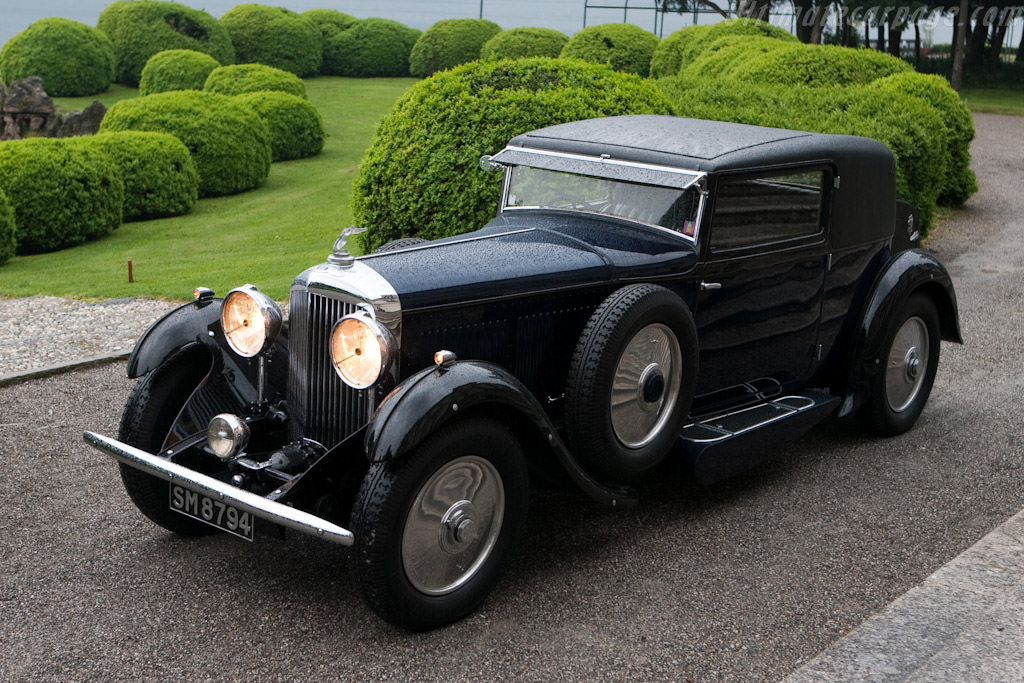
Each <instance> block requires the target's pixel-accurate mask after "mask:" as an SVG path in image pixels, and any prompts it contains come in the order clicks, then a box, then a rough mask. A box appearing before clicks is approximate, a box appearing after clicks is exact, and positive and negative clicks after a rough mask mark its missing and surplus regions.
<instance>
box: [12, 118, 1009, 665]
mask: <svg viewBox="0 0 1024 683" xmlns="http://www.w3.org/2000/svg"><path fill="white" fill-rule="evenodd" d="M1022 126H1024V119H1009V118H1003V117H978V128H979V139H978V141H977V147H976V155H977V157H978V159H979V170H980V172H981V176H982V183H983V185H982V187H983V191H982V193H981V194H980V195H979V196H978V198H976V199H975V200H973V201H972V202H971V203H970V204H969V206H968V209H967V210H966V211H965V213H964V214H963V215H962V216H960V217H958V219H957V220H956V221H955V223H950V224H948V225H947V227H946V229H945V230H943V231H942V232H941V234H938V235H937V236H936V237H935V239H934V240H933V241H932V242H931V243H930V248H932V249H934V250H936V252H937V253H938V254H939V255H940V257H941V258H943V260H944V261H945V262H946V263H947V264H948V265H950V267H951V269H952V271H953V275H954V278H955V280H956V284H957V288H958V293H959V295H960V303H961V307H962V316H963V322H964V328H965V334H966V337H967V342H968V343H967V345H966V346H964V347H959V346H955V345H944V346H943V348H942V360H941V363H940V368H939V377H938V380H937V382H936V386H935V389H934V393H933V397H932V400H931V402H930V403H929V405H928V408H927V410H926V411H925V413H924V415H923V416H922V419H921V421H920V423H919V424H918V425H917V427H916V428H915V429H914V430H912V431H911V432H910V433H909V434H906V435H903V436H901V437H898V438H895V439H888V440H879V439H873V438H869V437H867V436H865V435H864V434H863V433H862V432H861V431H860V430H859V429H858V428H857V427H856V426H855V425H854V424H852V423H851V422H850V421H847V420H830V421H828V422H826V423H824V424H823V425H821V426H820V427H819V428H818V429H816V430H814V431H813V432H812V433H810V434H808V435H807V436H806V437H804V438H802V439H801V440H799V441H798V442H796V443H794V444H793V445H792V446H790V447H788V448H787V449H785V450H784V451H783V452H780V453H778V454H777V456H776V457H774V458H773V459H772V460H771V461H770V462H768V463H766V464H765V465H763V466H762V467H759V468H757V469H756V470H754V471H752V472H750V473H747V474H744V475H742V476H740V477H737V478H735V479H733V480H731V481H729V482H725V483H723V484H720V485H718V486H714V487H711V488H699V487H696V486H693V485H691V484H689V483H687V482H686V481H685V480H683V479H682V478H681V477H677V476H672V475H671V473H667V474H666V476H664V477H661V478H659V480H658V481H655V482H652V483H651V484H649V485H647V486H645V487H644V488H643V491H642V495H643V500H642V503H641V505H640V506H638V507H637V508H636V509H634V510H629V511H617V512H608V511H604V510H601V509H598V508H596V507H595V506H593V505H592V504H590V503H588V502H587V501H586V500H584V499H582V498H581V497H579V496H577V495H573V494H569V493H552V492H539V493H538V494H536V495H535V496H534V497H533V499H532V501H531V510H530V515H529V519H528V522H527V528H526V530H525V533H524V538H523V540H522V542H521V544H520V548H519V552H518V554H517V556H516V558H515V560H514V562H513V564H512V567H511V569H510V571H509V573H508V574H507V576H506V577H505V578H504V579H503V580H502V582H501V583H500V584H499V585H498V587H497V589H496V590H495V592H494V593H493V594H492V595H491V597H490V598H489V599H488V600H487V601H486V602H485V603H484V605H483V606H482V607H481V609H480V610H478V611H477V612H476V613H474V614H473V615H472V616H470V617H469V618H467V619H465V620H463V621H461V622H459V623H457V624H453V625H451V626H448V627H446V628H443V629H439V630H437V631H435V632H431V633H427V634H421V635H408V634H405V633H401V632H398V631H395V630H394V629H392V628H390V627H388V626H387V625H385V624H383V623H381V622H380V621H379V620H378V619H376V617H374V616H373V615H372V614H371V613H370V612H369V610H367V608H366V607H364V606H363V604H362V603H361V601H360V599H359V597H358V595H357V594H356V592H355V589H354V586H353V585H352V583H351V582H350V580H349V578H348V576H347V573H346V572H345V570H344V562H345V560H346V559H347V558H346V556H345V552H344V551H343V550H342V549H339V548H336V547H333V546H329V545H327V544H324V543H320V542H317V541H316V540H314V539H310V538H305V537H302V538H299V537H290V538H289V540H288V542H282V541H280V540H278V539H275V538H265V537H263V538H258V539H257V540H256V542H255V543H253V544H245V543H243V542H240V541H235V540H233V539H230V538H226V537H212V538H204V539H184V538H176V537H173V536H171V535H169V534H167V533H165V532H163V531H161V530H160V529H158V528H156V527H154V526H153V525H152V524H150V523H148V522H147V521H146V520H145V519H143V518H142V517H141V515H139V514H138V513H137V511H136V510H135V509H134V508H133V507H132V505H131V503H130V502H129V501H128V499H127V497H126V496H125V495H124V493H123V491H122V489H121V486H120V482H119V478H118V476H117V469H116V467H114V466H113V465H112V463H111V462H110V461H109V459H107V458H105V457H104V456H102V455H100V454H99V453H97V452H95V451H93V450H91V449H89V448H87V447H86V446H85V445H84V444H82V442H81V432H82V430H83V429H92V430H95V431H99V432H103V433H108V434H112V433H116V429H117V420H118V417H119V414H120V410H121V405H122V404H123V401H124V399H125V397H126V396H127V393H128V390H129V388H130V382H129V381H128V380H127V379H126V378H125V377H124V376H123V369H121V368H120V367H118V366H114V365H111V366H105V367H100V368H92V369H87V370H81V371H77V372H73V373H68V374H65V375H61V376H56V377H48V378H45V379H39V380H35V381H32V382H28V383H24V384H20V385H16V386H7V387H0V506H2V509H3V514H2V515H0V680H4V681H7V680H25V679H30V678H31V679H37V678H44V679H61V680H63V679H67V678H72V679H103V680H107V679H129V678H131V679H137V678H146V679H150V678H175V679H187V680H190V679H205V678H218V679H221V678H255V677H259V678H262V679H297V678H312V677H317V678H324V677H331V678H341V679H345V680H369V679H373V680H377V679H380V680H401V681H408V680H416V681H429V680H445V681H453V680H495V681H497V680H615V681H620V680H623V679H631V680H657V681H664V680H671V681H685V680H688V679H693V680H695V681H707V680H744V681H746V680H769V681H776V680H780V679H782V678H784V677H785V676H787V675H788V674H790V673H792V672H794V671H796V670H798V669H799V668H800V667H801V666H802V665H804V664H806V663H807V662H809V661H811V660H813V659H814V658H815V657H816V656H817V655H818V654H819V653H821V652H822V651H823V650H825V649H826V648H828V647H829V646H830V645H831V644H832V643H834V642H835V641H837V640H838V639H840V638H842V637H843V636H845V635H846V634H848V633H850V632H851V631H852V630H854V629H855V628H856V627H857V626H858V625H859V624H861V623H862V622H864V621H865V620H866V619H868V618H870V617H871V616H873V615H875V614H877V613H878V612H879V611H880V610H883V609H884V608H885V607H886V605H888V604H889V603H891V602H892V601H893V600H896V599H897V598H899V597H900V596H901V595H904V594H905V593H907V591H910V590H912V589H915V587H917V586H918V585H920V584H921V583H922V582H923V581H925V580H926V579H927V578H928V577H929V576H930V575H931V574H932V573H933V572H935V571H936V570H937V569H939V568H940V567H942V566H943V565H945V564H946V563H947V562H949V561H950V560H952V559H954V558H956V557H957V556H958V555H960V554H961V553H962V552H963V551H964V550H966V549H967V548H969V547H971V546H972V545H973V544H975V543H976V542H977V541H978V539H981V538H982V537H984V536H986V535H987V534H988V533H989V532H991V531H992V530H993V529H995V528H996V527H998V526H999V525H1000V524H1002V523H1003V522H1004V521H1005V520H1007V519H1008V518H1010V517H1012V516H1013V515H1014V514H1016V513H1017V512H1018V511H1020V510H1021V508H1024V458H1022V455H1021V439H1022V433H1021V419H1022V408H1021V406H1022V396H1021V384H1020V382H1019V380H1018V373H1019V369H1020V368H1022V367H1024V325H1022V324H1021V320H1022V315H1024V310H1022V309H1024V305H1022V302H1024V277H1021V275H1022V273H1021V264H1022V262H1024V239H1021V236H1022V232H1021V216H1022V215H1024V212H1022V211H1021V210H1020V206H1021V204H1020V202H1021V200H1020V196H1021V193H1020V190H1019V186H1020V182H1019V179H1020V177H1021V175H1022V173H1021V171H1022V169H1021V168H1020V164H1021V159H1024V149H1021V147H1022V145H1024V129H1022ZM987 661H993V660H992V659H989V660H987Z"/></svg>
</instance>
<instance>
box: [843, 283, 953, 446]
mask: <svg viewBox="0 0 1024 683" xmlns="http://www.w3.org/2000/svg"><path fill="white" fill-rule="evenodd" d="M893 321H894V322H893V325H892V327H891V329H890V330H889V333H888V335H887V337H886V340H885V343H884V344H883V345H882V351H881V353H880V355H879V357H878V363H879V365H880V366H881V369H880V371H879V372H878V373H877V374H876V375H875V376H874V377H873V378H872V379H871V383H870V385H869V390H868V399H867V401H865V402H864V405H863V406H861V407H860V409H859V410H858V411H857V418H858V420H859V421H860V423H861V426H863V427H864V429H866V430H867V431H869V432H871V433H872V434H876V435H878V436H896V435H897V434H902V433H903V432H905V431H907V430H908V429H910V428H911V427H913V426H914V423H916V422H917V418H919V417H920V416H921V412H922V411H923V410H924V406H925V404H926V403H927V402H928V396H929V395H930V394H931V391H932V383H933V382H934V381H935V371H936V370H937V369H938V366H939V340H940V336H939V314H938V312H937V311H936V309H935V304H934V303H933V302H932V300H931V299H930V298H928V297H927V296H925V295H923V294H915V295H914V296H912V297H910V298H909V299H908V300H907V302H906V303H905V304H904V305H903V308H902V309H900V311H899V313H898V314H897V315H896V316H895V317H894V318H893Z"/></svg>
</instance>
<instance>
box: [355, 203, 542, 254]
mask: <svg viewBox="0 0 1024 683" xmlns="http://www.w3.org/2000/svg"><path fill="white" fill-rule="evenodd" d="M498 213H499V214H500V213H501V211H498ZM536 229H537V228H520V229H518V230H509V231H507V232H492V233H488V234H486V235H476V236H475V237H466V238H465V239H461V240H446V241H444V242H435V241H430V242H424V243H423V244H414V245H412V246H409V247H402V248H401V249H395V250H394V251H385V252H381V253H380V254H364V255H362V256H360V257H358V259H359V261H369V260H370V259H375V258H380V257H381V256H387V255H388V254H405V253H408V252H410V251H421V250H423V249H434V248H435V247H447V246H448V245H449V244H465V243H466V242H476V241H477V240H489V239H493V238H495V237H505V236H507V235H518V234H519V233H522V232H534V231H535V230H536Z"/></svg>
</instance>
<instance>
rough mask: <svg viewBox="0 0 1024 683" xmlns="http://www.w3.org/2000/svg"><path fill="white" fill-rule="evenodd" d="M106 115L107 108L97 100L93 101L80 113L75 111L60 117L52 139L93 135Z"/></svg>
mask: <svg viewBox="0 0 1024 683" xmlns="http://www.w3.org/2000/svg"><path fill="white" fill-rule="evenodd" d="M106 114H107V108H106V107H105V106H103V103H102V102H100V101H99V100H93V101H92V104H90V105H89V106H88V107H86V108H85V109H84V110H82V111H76V112H72V113H70V114H68V115H67V116H62V117H61V120H60V124H59V125H58V127H57V130H56V131H55V132H54V137H58V138H69V137H72V136H75V135H95V134H96V133H98V132H99V130H100V124H101V123H102V122H103V117H104V116H106Z"/></svg>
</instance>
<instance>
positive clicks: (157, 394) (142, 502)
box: [118, 346, 216, 536]
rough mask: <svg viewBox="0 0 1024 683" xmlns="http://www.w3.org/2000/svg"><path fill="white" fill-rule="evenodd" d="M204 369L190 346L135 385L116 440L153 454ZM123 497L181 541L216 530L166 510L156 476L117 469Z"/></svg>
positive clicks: (165, 490) (164, 487)
mask: <svg viewBox="0 0 1024 683" xmlns="http://www.w3.org/2000/svg"><path fill="white" fill-rule="evenodd" d="M208 370H209V363H207V362H206V359H205V358H204V352H203V351H202V350H201V349H200V348H199V347H196V346H193V347H186V348H183V349H181V350H179V351H177V352H176V353H175V354H174V355H172V356H171V357H170V358H168V359H167V360H166V361H165V362H164V363H163V364H161V365H160V366H159V367H157V368H156V369H154V370H152V371H151V372H150V373H149V374H147V375H145V376H144V377H142V378H141V379H140V380H139V381H138V382H136V384H135V388H134V389H132V393H131V394H130V395H129V396H128V401H127V403H125V406H124V412H123V413H122V414H121V426H120V428H119V430H118V440H120V441H122V442H123V443H126V444H128V445H129V446H135V447H136V448H139V449H141V450H144V451H146V452H147V453H159V452H160V450H161V449H162V448H163V445H164V441H165V440H166V438H167V435H168V434H169V433H170V431H171V427H172V426H173V425H174V420H175V419H177V417H178V413H180V412H181V409H182V408H183V407H184V406H185V402H186V401H188V399H189V396H191V395H192V392H193V391H195V389H196V387H197V386H199V383H200V382H202V381H203V378H204V377H205V376H206V373H207V372H208ZM119 467H120V468H121V481H122V482H123V483H124V488H125V490H126V491H127V492H128V497H129V498H131V500H132V502H133V503H135V507H137V508H138V509H139V510H140V511H141V512H142V514H144V515H145V516H146V517H148V518H149V519H150V520H151V521H153V522H154V523H156V524H158V525H159V526H162V527H163V528H165V529H167V530H169V531H173V532H174V533H177V534H183V535H185V536H204V535H207V534H211V533H213V532H214V531H216V530H215V529H214V528H213V527H211V526H209V525H207V524H203V523H202V522H200V521H198V520H194V519H191V518H189V517H186V516H185V515H182V514H179V513H177V512H174V511H173V510H171V508H170V505H169V503H168V500H169V487H170V485H169V484H168V483H167V482H166V481H164V480H163V479H160V478H158V477H154V476H152V475H150V474H146V473H144V472H140V471H139V470H137V469H135V468H133V467H129V466H128V465H124V464H120V465H119Z"/></svg>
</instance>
